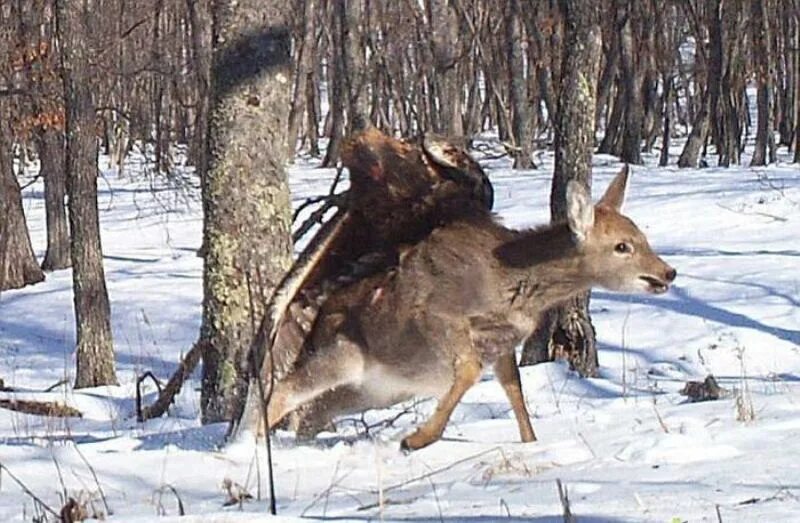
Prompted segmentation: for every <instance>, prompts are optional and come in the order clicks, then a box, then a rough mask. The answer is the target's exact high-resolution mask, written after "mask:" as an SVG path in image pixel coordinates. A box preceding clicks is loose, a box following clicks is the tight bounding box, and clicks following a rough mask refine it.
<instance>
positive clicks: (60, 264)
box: [38, 130, 71, 271]
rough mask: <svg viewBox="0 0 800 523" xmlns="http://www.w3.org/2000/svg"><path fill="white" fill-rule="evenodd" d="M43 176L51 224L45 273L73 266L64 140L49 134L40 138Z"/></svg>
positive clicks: (49, 224) (41, 135) (40, 162)
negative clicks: (67, 206)
mask: <svg viewBox="0 0 800 523" xmlns="http://www.w3.org/2000/svg"><path fill="white" fill-rule="evenodd" d="M38 142H39V165H40V170H39V173H40V174H41V176H42V179H43V180H44V205H45V218H46V222H47V251H46V252H45V255H44V261H42V269H44V270H45V271H57V270H60V269H66V268H68V267H69V266H70V265H71V260H70V254H69V228H68V225H67V208H66V206H65V202H64V198H65V197H66V193H67V177H66V172H65V169H66V158H65V153H66V150H65V149H64V136H63V134H62V133H61V132H59V131H55V130H45V131H43V132H41V133H40V135H39V137H38Z"/></svg>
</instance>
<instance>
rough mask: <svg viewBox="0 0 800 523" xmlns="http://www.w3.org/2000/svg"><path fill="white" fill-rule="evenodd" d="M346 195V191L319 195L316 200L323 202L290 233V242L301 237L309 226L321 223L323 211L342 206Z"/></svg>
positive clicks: (345, 200)
mask: <svg viewBox="0 0 800 523" xmlns="http://www.w3.org/2000/svg"><path fill="white" fill-rule="evenodd" d="M347 195H348V193H347V192H342V193H339V194H333V195H329V196H325V197H319V199H318V200H317V201H318V202H319V201H324V202H325V203H323V204H322V205H321V206H320V207H319V208H318V209H317V210H315V211H314V212H312V213H311V216H309V217H308V218H307V219H306V221H304V222H303V223H302V224H301V225H300V227H298V229H297V230H296V231H295V232H293V233H292V242H294V243H297V242H299V241H300V239H302V238H303V236H305V235H306V233H307V232H308V231H309V230H311V228H312V227H313V226H314V225H317V224H319V223H322V220H323V218H325V213H326V212H328V211H329V210H331V209H332V208H334V207H336V208H342V207H344V206H345V204H346V202H347ZM298 211H299V209H298Z"/></svg>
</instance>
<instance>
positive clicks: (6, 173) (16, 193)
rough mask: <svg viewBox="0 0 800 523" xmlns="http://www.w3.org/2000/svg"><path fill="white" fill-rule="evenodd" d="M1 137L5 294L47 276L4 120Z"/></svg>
mask: <svg viewBox="0 0 800 523" xmlns="http://www.w3.org/2000/svg"><path fill="white" fill-rule="evenodd" d="M0 103H1V102H0ZM0 135H2V136H0V291H4V290H8V289H19V288H21V287H24V286H26V285H29V284H33V283H39V282H40V281H42V280H44V273H43V272H42V270H41V269H40V268H39V265H38V264H37V263H36V256H35V255H34V253H33V248H32V247H31V240H30V236H29V235H28V227H27V225H26V223H25V213H24V211H23V208H22V193H21V192H20V187H19V183H18V182H17V177H16V176H15V175H14V167H13V163H12V158H11V143H10V142H8V141H7V137H8V136H10V129H8V127H7V126H6V122H2V121H0Z"/></svg>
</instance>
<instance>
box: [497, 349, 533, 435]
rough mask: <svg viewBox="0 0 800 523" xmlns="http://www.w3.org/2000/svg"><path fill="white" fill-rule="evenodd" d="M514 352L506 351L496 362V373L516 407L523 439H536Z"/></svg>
mask: <svg viewBox="0 0 800 523" xmlns="http://www.w3.org/2000/svg"><path fill="white" fill-rule="evenodd" d="M514 358H515V355H514V353H513V352H508V353H504V354H503V355H501V356H500V358H498V360H497V362H496V363H495V364H494V373H495V376H497V380H498V381H499V382H500V385H502V386H503V390H505V391H506V396H508V401H509V402H511V407H512V408H513V409H514V416H515V417H516V418H517V425H519V435H520V437H521V438H522V441H524V442H526V443H527V442H529V441H536V434H535V433H534V432H533V426H532V425H531V418H530V416H529V415H528V407H527V406H526V405H525V398H524V397H523V395H522V384H521V382H520V379H519V368H518V367H517V362H516V360H515V359H514Z"/></svg>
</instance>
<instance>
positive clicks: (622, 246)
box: [614, 242, 633, 254]
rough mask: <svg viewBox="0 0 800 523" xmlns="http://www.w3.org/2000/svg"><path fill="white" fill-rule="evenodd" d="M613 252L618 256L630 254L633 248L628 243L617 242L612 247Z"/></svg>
mask: <svg viewBox="0 0 800 523" xmlns="http://www.w3.org/2000/svg"><path fill="white" fill-rule="evenodd" d="M614 252H617V253H619V254H630V253H632V252H633V246H632V245H631V244H630V243H625V242H619V243H618V244H616V245H615V246H614Z"/></svg>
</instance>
